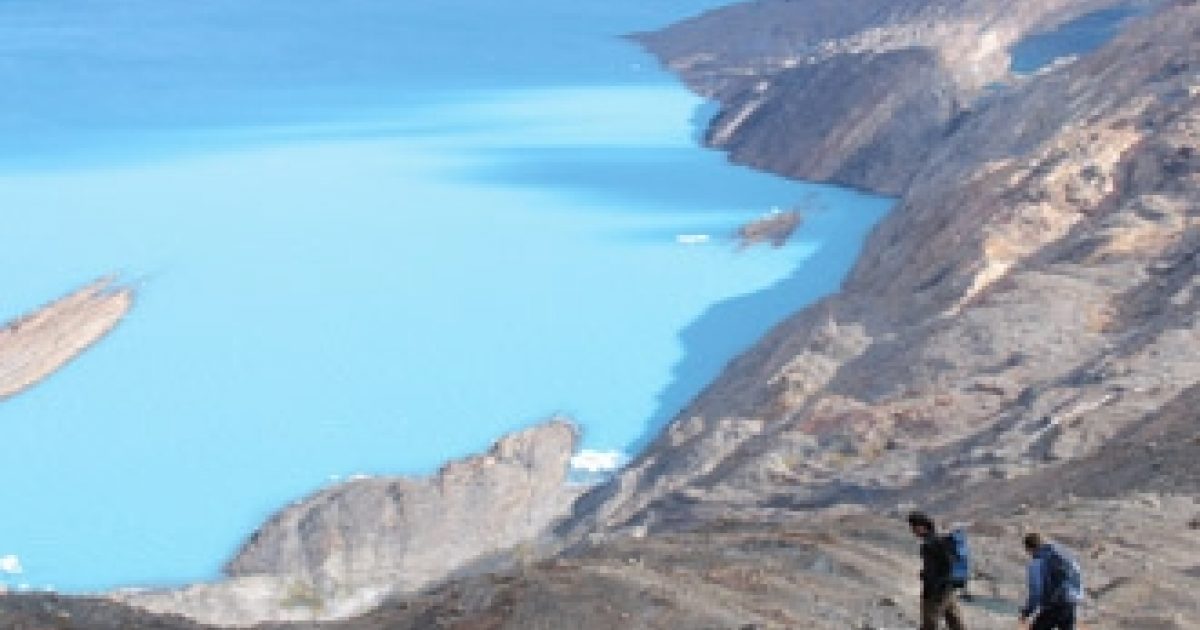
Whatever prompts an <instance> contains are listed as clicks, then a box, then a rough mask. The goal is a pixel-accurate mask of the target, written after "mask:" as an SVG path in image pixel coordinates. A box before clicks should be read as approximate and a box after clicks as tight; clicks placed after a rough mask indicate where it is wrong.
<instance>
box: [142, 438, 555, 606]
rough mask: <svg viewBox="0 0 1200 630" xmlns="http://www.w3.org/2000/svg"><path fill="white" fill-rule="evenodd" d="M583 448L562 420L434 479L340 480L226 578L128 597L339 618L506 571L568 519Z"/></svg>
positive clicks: (281, 519) (272, 528)
mask: <svg viewBox="0 0 1200 630" xmlns="http://www.w3.org/2000/svg"><path fill="white" fill-rule="evenodd" d="M575 442H576V429H575V427H574V426H573V425H572V424H570V423H569V422H567V421H564V420H554V421H550V422H548V423H545V424H542V425H539V426H537V427H533V428H531V429H527V430H525V431H521V432H518V433H514V434H511V435H508V436H506V437H504V438H503V439H501V440H500V441H498V442H496V444H495V445H494V446H493V447H492V448H491V450H490V451H488V452H487V453H486V454H483V455H478V456H474V457H468V458H466V459H462V460H458V461H455V462H451V463H449V464H447V465H446V466H444V467H443V468H442V469H441V470H440V471H438V473H437V474H436V475H434V476H432V477H430V478H427V479H408V478H367V479H358V480H353V481H348V482H345V483H341V484H338V485H336V486H333V487H331V488H328V489H325V490H322V491H320V492H317V493H316V494H314V495H313V496H311V497H308V498H306V499H304V500H302V501H299V502H297V503H295V504H293V505H291V506H288V507H287V508H285V509H283V510H281V511H280V512H279V513H278V514H276V515H275V516H274V517H272V518H271V519H270V520H269V521H268V522H267V523H266V524H264V525H263V526H262V527H261V528H260V529H259V530H258V531H257V532H255V533H254V534H253V535H252V536H251V537H250V539H249V540H248V541H247V542H246V543H245V545H243V547H242V549H241V550H240V551H239V552H238V553H237V555H236V556H235V557H234V558H233V559H232V560H230V561H229V562H228V563H227V564H226V566H225V573H226V574H227V575H228V576H229V578H230V579H229V580H227V581H224V582H220V583H216V584H207V585H195V586H191V587H187V588H184V589H181V590H177V591H166V592H154V591H151V592H134V593H124V594H120V595H119V598H120V599H122V600H124V601H127V602H130V603H133V604H136V605H138V606H140V607H143V608H147V609H150V610H158V611H164V612H178V613H185V614H187V615H188V616H190V617H193V618H195V619H197V620H200V621H203V622H206V623H212V624H222V625H232V624H249V623H257V622H260V621H265V620H278V619H313V618H338V617H345V616H348V615H351V614H354V613H359V612H362V611H364V610H367V609H369V608H370V607H371V606H373V605H375V604H377V603H378V602H379V601H380V600H381V599H382V598H383V597H384V596H386V595H389V594H392V593H396V592H409V591H413V590H416V589H418V588H421V587H423V586H426V585H428V584H430V583H433V582H436V581H438V580H442V579H444V578H446V577H447V576H449V575H450V574H451V573H453V572H454V571H456V570H459V569H461V568H463V567H465V566H467V565H468V564H471V563H475V564H476V565H477V566H479V567H489V566H502V565H503V564H504V562H505V561H508V560H513V559H517V560H519V559H520V558H521V557H523V556H524V555H528V554H530V553H532V552H533V551H534V549H536V547H537V545H538V541H539V537H541V536H542V535H543V534H544V533H545V531H546V530H547V529H548V528H549V526H550V525H551V524H552V523H553V522H554V521H555V520H556V519H558V518H560V517H562V516H564V514H565V512H566V509H567V508H568V506H569V505H570V502H571V499H572V498H573V496H574V492H575V490H574V489H572V488H571V487H569V486H568V484H567V474H568V468H569V462H570V458H571V455H572V454H573V452H574V448H575Z"/></svg>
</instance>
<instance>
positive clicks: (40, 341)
mask: <svg viewBox="0 0 1200 630" xmlns="http://www.w3.org/2000/svg"><path fill="white" fill-rule="evenodd" d="M132 306H133V290H132V289H130V288H129V287H123V286H117V285H116V284H114V280H113V279H112V278H103V279H101V280H97V281H96V282H93V283H92V284H90V285H88V286H86V287H83V288H82V289H79V290H78V291H75V292H74V293H71V294H70V295H68V296H66V297H64V298H62V299H60V300H58V301H56V302H51V303H50V304H47V305H46V306H43V307H42V308H40V309H38V310H36V311H34V312H32V313H30V314H28V315H26V316H24V317H21V318H19V319H15V320H13V321H10V322H8V323H7V324H4V325H3V326H2V327H0V401H3V399H5V398H8V397H10V396H14V395H16V394H18V393H20V392H22V391H24V390H26V389H28V388H30V387H32V386H33V385H35V384H37V383H38V382H40V381H41V380H43V379H45V378H46V377H48V376H50V375H51V374H53V373H54V372H55V371H57V370H58V369H59V368H61V367H62V366H63V365H65V364H66V363H67V362H69V361H70V360H71V359H74V358H75V357H76V356H78V355H79V354H80V353H81V352H83V351H84V350H87V349H88V348H89V347H91V345H92V344H94V343H96V342H97V341H99V340H100V339H101V338H102V337H104V336H105V335H106V334H108V333H109V331H111V330H112V329H113V328H114V327H115V326H116V325H117V324H118V323H119V322H120V321H121V319H122V318H123V317H125V314H126V313H127V312H129V309H130V308H131V307H132Z"/></svg>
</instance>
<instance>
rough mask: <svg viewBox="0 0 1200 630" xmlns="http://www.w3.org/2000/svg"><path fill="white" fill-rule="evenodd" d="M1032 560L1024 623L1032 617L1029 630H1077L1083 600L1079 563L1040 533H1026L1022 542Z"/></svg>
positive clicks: (1030, 562) (1023, 616)
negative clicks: (1076, 615) (1077, 614)
mask: <svg viewBox="0 0 1200 630" xmlns="http://www.w3.org/2000/svg"><path fill="white" fill-rule="evenodd" d="M1022 542H1023V543H1024V545H1025V551H1026V552H1027V553H1028V554H1029V556H1030V557H1031V558H1032V560H1030V561H1029V569H1028V580H1029V596H1028V597H1027V598H1026V599H1025V606H1024V607H1023V608H1021V622H1022V623H1024V622H1026V621H1028V620H1029V619H1030V618H1032V619H1033V623H1032V624H1030V626H1029V628H1030V630H1075V609H1076V607H1077V606H1078V605H1079V602H1080V601H1082V600H1083V577H1082V573H1081V571H1080V569H1079V563H1078V562H1076V561H1075V559H1074V558H1073V557H1072V556H1071V555H1070V554H1068V553H1067V551H1066V550H1064V549H1063V548H1062V547H1060V546H1058V545H1055V544H1052V543H1049V542H1047V541H1046V540H1045V539H1044V538H1043V537H1042V535H1041V534H1037V533H1031V534H1026V535H1025V538H1024V540H1023V541H1022Z"/></svg>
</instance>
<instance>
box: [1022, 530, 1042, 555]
mask: <svg viewBox="0 0 1200 630" xmlns="http://www.w3.org/2000/svg"><path fill="white" fill-rule="evenodd" d="M1021 542H1022V543H1023V544H1024V545H1025V548H1026V549H1028V550H1029V551H1036V550H1038V549H1041V548H1042V545H1044V544H1046V539H1044V538H1042V535H1041V534H1039V533H1037V532H1029V533H1028V534H1025V537H1024V538H1022V539H1021Z"/></svg>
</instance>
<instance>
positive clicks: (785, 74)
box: [637, 0, 1131, 194]
mask: <svg viewBox="0 0 1200 630" xmlns="http://www.w3.org/2000/svg"><path fill="white" fill-rule="evenodd" d="M1128 4H1131V3H1130V2H1129V1H1128V0H1020V1H1014V2H993V1H991V0H896V1H893V2H879V1H878V0H813V1H807V2H793V1H790V0H756V1H754V2H746V3H738V4H733V5H730V6H728V7H724V8H721V9H717V10H714V11H711V12H709V13H706V14H704V15H702V16H699V17H697V18H694V19H691V20H688V21H685V22H682V23H680V24H677V25H675V26H672V27H670V28H667V29H664V30H663V31H659V32H656V33H647V34H641V35H638V36H637V39H638V40H639V41H640V42H642V43H643V44H644V45H645V46H646V47H647V48H648V49H649V50H650V51H651V52H652V53H654V54H656V55H657V56H658V57H659V58H660V59H661V60H662V61H663V63H664V64H665V65H666V66H667V67H668V68H670V69H671V70H673V71H675V72H676V73H678V74H679V75H680V76H681V77H682V78H683V79H684V80H685V81H686V82H687V83H688V85H689V86H691V87H692V88H693V89H695V90H696V91H697V92H699V93H701V94H703V95H705V96H708V97H710V98H713V99H715V100H717V101H718V102H719V103H720V104H721V106H722V107H721V112H720V114H719V115H718V116H717V118H716V119H715V121H714V122H713V124H712V127H711V128H710V129H709V133H708V135H707V142H708V143H709V144H710V145H711V146H714V147H719V148H722V149H726V150H728V151H729V153H730V156H731V157H732V159H734V160H735V161H737V162H740V163H744V164H748V165H751V166H756V167H759V168H764V169H766V170H771V171H774V172H777V173H781V174H784V175H789V176H792V177H797V178H800V179H808V180H825V181H832V182H836V183H841V184H847V185H850V186H854V187H861V188H868V189H871V190H874V191H878V192H883V193H887V194H900V193H902V192H903V191H904V190H905V189H906V188H907V186H908V184H909V182H911V181H912V180H913V178H914V177H915V176H916V174H917V171H918V170H919V169H920V168H921V166H922V164H923V163H924V162H925V160H926V159H927V157H928V154H929V151H930V150H932V149H933V147H935V146H937V145H938V143H939V142H940V141H941V139H942V138H943V137H945V136H946V135H948V134H949V133H951V132H952V131H953V130H954V129H955V128H956V127H957V126H958V125H959V124H961V123H962V121H963V120H964V119H966V118H967V117H969V116H970V115H971V113H972V112H973V111H974V110H975V109H976V108H977V107H979V101H980V99H982V98H983V97H984V96H986V95H987V94H988V93H989V90H991V89H992V87H993V86H995V85H998V84H1003V83H1007V82H1009V79H1010V76H1009V65H1010V63H1009V49H1010V48H1011V47H1012V46H1013V44H1015V43H1016V42H1018V41H1019V40H1021V39H1022V38H1023V37H1025V36H1026V35H1029V34H1031V33H1034V32H1038V31H1043V30H1047V29H1050V28H1053V27H1054V26H1057V25H1059V24H1061V23H1063V22H1066V21H1069V20H1071V19H1073V18H1076V17H1079V16H1080V15H1083V14H1086V13H1088V12H1092V11H1096V10H1098V9H1103V8H1106V7H1111V6H1114V5H1128Z"/></svg>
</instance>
